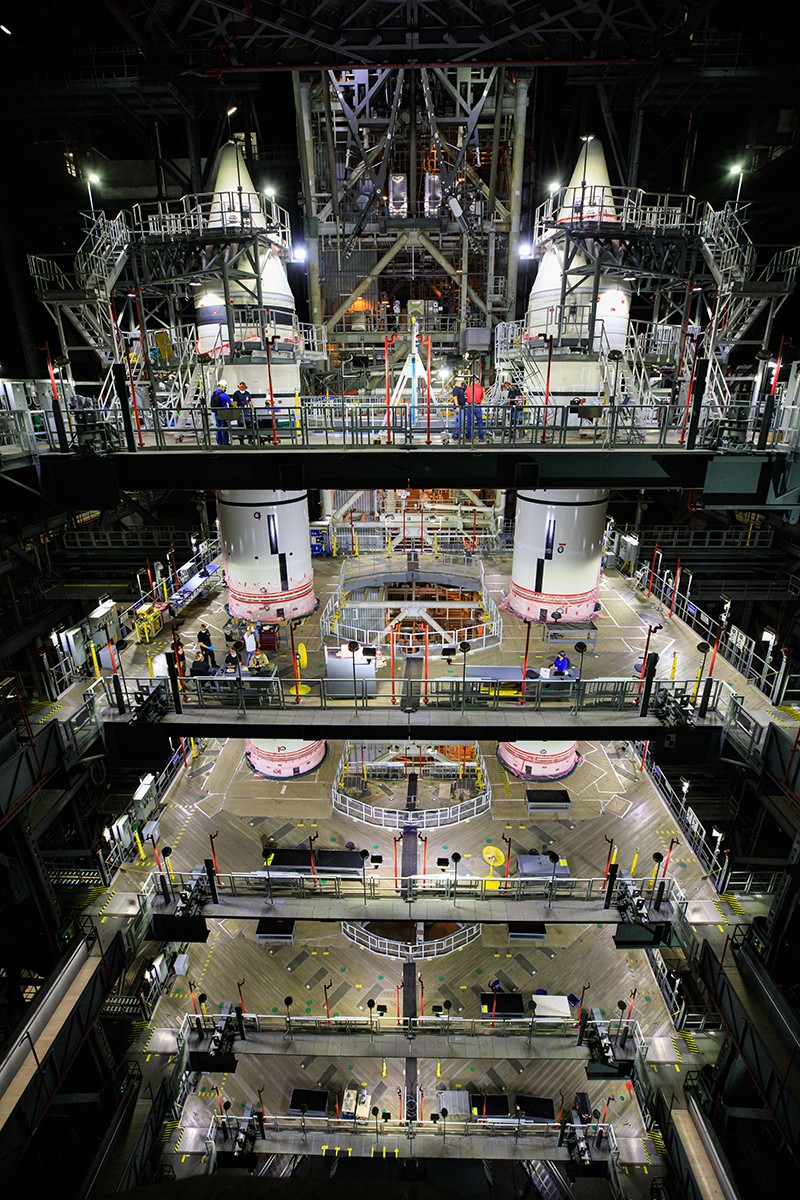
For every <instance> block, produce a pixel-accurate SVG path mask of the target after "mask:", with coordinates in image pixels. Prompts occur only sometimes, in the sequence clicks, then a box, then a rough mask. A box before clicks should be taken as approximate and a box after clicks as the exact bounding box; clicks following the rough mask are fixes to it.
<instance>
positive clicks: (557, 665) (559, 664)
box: [553, 651, 569, 671]
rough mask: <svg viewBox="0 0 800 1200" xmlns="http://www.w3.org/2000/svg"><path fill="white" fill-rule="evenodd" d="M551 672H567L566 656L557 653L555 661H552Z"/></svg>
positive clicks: (567, 662)
mask: <svg viewBox="0 0 800 1200" xmlns="http://www.w3.org/2000/svg"><path fill="white" fill-rule="evenodd" d="M553 670H554V671H568V670H569V659H568V658H567V656H566V654H564V653H562V652H561V651H559V653H558V654H557V655H556V656H555V659H554V660H553Z"/></svg>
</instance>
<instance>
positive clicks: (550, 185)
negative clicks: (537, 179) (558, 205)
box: [547, 179, 561, 196]
mask: <svg viewBox="0 0 800 1200" xmlns="http://www.w3.org/2000/svg"><path fill="white" fill-rule="evenodd" d="M560 187H561V184H560V183H559V182H558V180H557V179H554V180H553V182H552V183H548V185H547V190H548V192H549V193H550V195H551V196H552V194H553V192H557V191H559V189H560Z"/></svg>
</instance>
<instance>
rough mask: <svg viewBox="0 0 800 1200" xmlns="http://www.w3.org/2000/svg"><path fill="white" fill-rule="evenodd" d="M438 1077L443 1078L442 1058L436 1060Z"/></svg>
mask: <svg viewBox="0 0 800 1200" xmlns="http://www.w3.org/2000/svg"><path fill="white" fill-rule="evenodd" d="M436 1078H437V1079H441V1078H442V1060H441V1059H438V1060H437V1062H436Z"/></svg>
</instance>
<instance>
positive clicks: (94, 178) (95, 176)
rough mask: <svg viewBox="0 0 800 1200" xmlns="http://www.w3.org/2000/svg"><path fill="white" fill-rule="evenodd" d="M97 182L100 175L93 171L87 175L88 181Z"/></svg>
mask: <svg viewBox="0 0 800 1200" xmlns="http://www.w3.org/2000/svg"><path fill="white" fill-rule="evenodd" d="M99 182H100V176H99V175H96V174H95V172H94V171H92V173H91V175H90V176H89V183H99Z"/></svg>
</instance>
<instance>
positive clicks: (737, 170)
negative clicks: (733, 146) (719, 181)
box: [731, 163, 744, 175]
mask: <svg viewBox="0 0 800 1200" xmlns="http://www.w3.org/2000/svg"><path fill="white" fill-rule="evenodd" d="M743 170H744V167H743V166H742V164H741V163H734V164H733V166H732V167H731V175H741V173H742V171H743Z"/></svg>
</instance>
